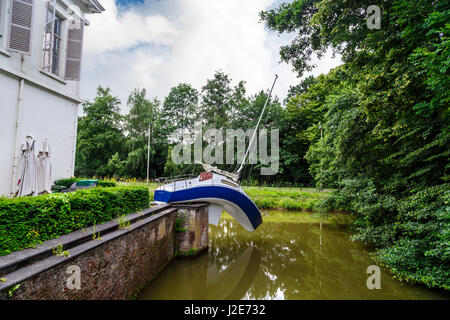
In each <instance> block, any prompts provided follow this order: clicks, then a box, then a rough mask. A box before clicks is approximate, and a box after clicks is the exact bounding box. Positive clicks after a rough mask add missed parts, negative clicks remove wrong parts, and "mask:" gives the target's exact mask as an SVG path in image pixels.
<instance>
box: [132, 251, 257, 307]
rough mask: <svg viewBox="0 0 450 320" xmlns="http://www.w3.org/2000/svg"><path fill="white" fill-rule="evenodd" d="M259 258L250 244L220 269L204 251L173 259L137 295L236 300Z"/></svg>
mask: <svg viewBox="0 0 450 320" xmlns="http://www.w3.org/2000/svg"><path fill="white" fill-rule="evenodd" d="M260 261H261V253H260V251H259V250H258V249H256V248H252V247H249V248H247V249H246V250H244V252H242V254H240V256H239V257H238V258H237V259H235V260H234V261H233V262H232V263H231V264H230V265H229V266H226V267H225V266H222V268H221V269H220V270H219V268H218V267H217V265H216V264H215V263H213V264H209V265H208V253H203V254H201V255H200V256H198V257H196V258H195V259H177V260H174V261H173V262H172V263H171V264H172V265H171V267H170V268H168V269H166V270H165V271H163V273H162V274H161V275H159V276H158V278H157V279H156V280H155V282H154V283H153V284H151V285H150V286H149V287H148V288H147V289H146V290H144V291H143V292H142V293H141V295H140V299H145V300H166V299H168V300H169V299H170V300H177V299H180V300H185V299H188V300H190V299H207V300H228V299H231V300H239V299H242V298H243V297H244V295H245V293H246V292H247V291H248V290H249V288H250V286H251V284H252V283H253V281H254V280H255V277H256V274H257V273H258V270H259V265H260ZM165 279H171V283H174V284H176V287H169V286H167V285H166V281H165Z"/></svg>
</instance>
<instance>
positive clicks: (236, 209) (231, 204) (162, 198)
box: [154, 172, 262, 231]
mask: <svg viewBox="0 0 450 320" xmlns="http://www.w3.org/2000/svg"><path fill="white" fill-rule="evenodd" d="M154 200H155V202H164V203H182V202H208V203H209V204H210V206H209V216H208V218H209V223H211V224H214V225H217V224H218V223H219V220H220V216H221V215H222V212H223V211H226V212H228V213H229V214H230V215H231V216H232V217H233V218H234V219H235V220H236V221H237V222H239V224H240V225H241V226H242V227H244V229H246V230H248V231H254V230H255V229H256V228H257V227H258V226H259V225H260V224H261V223H262V217H261V213H260V211H259V209H258V207H257V206H256V205H255V204H254V203H253V201H252V200H251V199H250V198H249V197H248V196H247V194H246V193H245V192H244V190H242V188H241V186H240V185H239V184H237V183H236V182H234V181H232V180H231V179H229V178H228V177H226V176H224V175H221V174H218V173H215V172H202V173H201V174H200V176H198V178H194V179H188V180H180V181H173V182H171V183H168V184H165V185H163V186H161V187H159V188H158V189H156V190H155V196H154Z"/></svg>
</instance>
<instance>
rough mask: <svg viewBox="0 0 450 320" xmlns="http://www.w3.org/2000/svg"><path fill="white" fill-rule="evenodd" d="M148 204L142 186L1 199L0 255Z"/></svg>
mask: <svg viewBox="0 0 450 320" xmlns="http://www.w3.org/2000/svg"><path fill="white" fill-rule="evenodd" d="M149 201H150V197H149V191H148V188H147V187H142V186H131V187H114V188H92V189H81V190H77V191H75V192H68V193H57V194H48V195H43V196H38V197H20V198H13V199H7V198H0V255H7V254H9V253H11V252H12V251H17V250H22V249H25V248H29V247H33V246H35V245H36V244H37V243H41V242H44V241H47V240H50V239H54V238H57V237H59V236H61V235H64V234H67V233H70V232H72V231H75V230H78V229H81V228H85V227H89V226H91V225H93V224H94V223H96V224H100V223H104V222H107V221H110V220H112V219H114V218H116V217H119V216H120V215H123V214H129V213H134V212H137V211H140V210H142V209H145V208H148V207H149Z"/></svg>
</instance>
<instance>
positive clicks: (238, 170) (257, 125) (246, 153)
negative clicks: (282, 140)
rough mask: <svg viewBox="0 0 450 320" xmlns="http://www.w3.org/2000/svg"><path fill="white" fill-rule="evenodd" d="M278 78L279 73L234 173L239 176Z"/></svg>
mask: <svg viewBox="0 0 450 320" xmlns="http://www.w3.org/2000/svg"><path fill="white" fill-rule="evenodd" d="M277 78H278V75H275V80H273V84H272V88H271V89H270V92H269V95H268V96H267V99H266V103H265V104H264V107H263V109H262V111H261V115H260V116H259V119H258V123H257V124H256V128H255V131H253V135H252V138H251V139H250V144H249V145H248V148H247V151H246V152H245V155H244V159H242V162H241V165H240V167H239V168H238V169H237V170H236V171H235V172H234V174H235V175H236V176H237V177H238V178H239V175H240V173H241V170H242V168H243V167H244V163H245V160H246V159H247V156H248V152H249V151H250V148H251V146H252V144H253V140H254V139H255V136H256V132H257V131H258V127H259V124H260V122H261V119H262V116H263V114H264V111H265V110H266V107H267V103H268V102H269V99H270V96H271V95H272V90H273V87H274V86H275V82H277Z"/></svg>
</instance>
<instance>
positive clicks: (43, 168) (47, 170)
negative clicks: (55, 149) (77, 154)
mask: <svg viewBox="0 0 450 320" xmlns="http://www.w3.org/2000/svg"><path fill="white" fill-rule="evenodd" d="M36 180H37V193H38V194H44V193H51V192H52V190H51V189H52V164H51V162H50V145H49V143H48V141H47V138H45V140H44V142H43V143H42V145H41V148H40V149H39V154H38V156H37V163H36Z"/></svg>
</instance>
